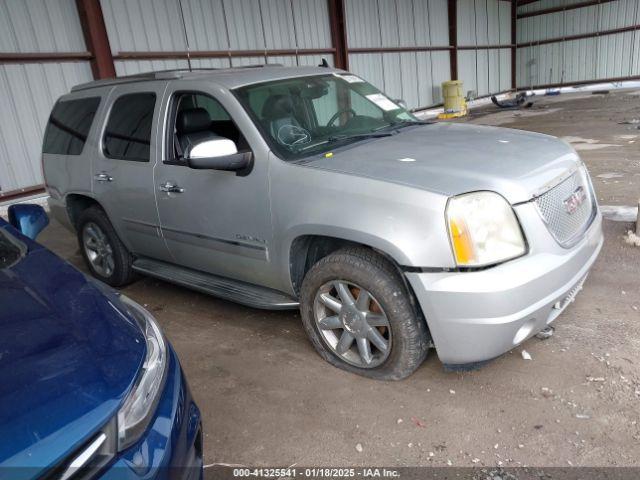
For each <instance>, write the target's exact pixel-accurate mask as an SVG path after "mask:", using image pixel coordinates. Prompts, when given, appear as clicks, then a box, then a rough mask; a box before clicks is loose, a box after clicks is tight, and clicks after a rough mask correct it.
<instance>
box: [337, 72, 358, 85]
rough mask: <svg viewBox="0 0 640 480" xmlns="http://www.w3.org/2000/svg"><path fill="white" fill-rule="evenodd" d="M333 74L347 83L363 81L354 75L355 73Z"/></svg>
mask: <svg viewBox="0 0 640 480" xmlns="http://www.w3.org/2000/svg"><path fill="white" fill-rule="evenodd" d="M335 76H336V77H339V78H341V79H343V80H344V81H345V82H348V83H364V80H362V79H361V78H360V77H356V76H355V75H338V74H335Z"/></svg>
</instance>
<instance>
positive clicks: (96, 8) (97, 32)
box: [76, 0, 116, 79]
mask: <svg viewBox="0 0 640 480" xmlns="http://www.w3.org/2000/svg"><path fill="white" fill-rule="evenodd" d="M76 7H77V8H78V16H79V17H80V25H81V26H82V34H83V35H84V41H85V43H86V45H87V49H88V50H89V51H90V52H91V54H92V55H93V58H92V59H91V71H92V72H93V78H95V79H100V78H113V77H115V76H116V69H115V66H114V65H113V57H112V55H111V47H110V45H109V37H108V36H107V28H106V27H105V25H104V17H103V16H102V8H101V7H100V0H76Z"/></svg>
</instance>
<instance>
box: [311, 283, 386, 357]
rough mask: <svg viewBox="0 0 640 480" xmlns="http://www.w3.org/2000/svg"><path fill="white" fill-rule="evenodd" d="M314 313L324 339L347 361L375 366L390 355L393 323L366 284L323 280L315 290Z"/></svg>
mask: <svg viewBox="0 0 640 480" xmlns="http://www.w3.org/2000/svg"><path fill="white" fill-rule="evenodd" d="M314 316H315V321H316V325H317V326H318V330H319V332H320V335H321V337H322V339H323V341H324V343H325V344H326V345H327V346H328V347H329V348H330V349H331V351H333V353H334V354H336V355H337V356H339V357H340V358H341V359H342V360H344V361H345V362H347V363H350V364H351V365H355V366H357V367H361V368H374V367H377V366H378V365H380V364H382V363H383V362H384V361H385V360H386V359H387V357H388V356H389V353H390V351H391V326H390V324H389V321H388V319H387V316H386V315H385V313H384V311H383V310H382V308H381V306H380V304H379V303H378V301H377V300H376V299H375V298H374V297H373V295H372V294H371V293H370V292H368V291H367V290H365V289H364V288H362V287H360V286H358V285H356V284H354V283H350V282H346V281H342V280H337V281H332V282H328V283H326V284H324V285H323V286H322V287H320V289H318V292H317V293H316V298H315V301H314Z"/></svg>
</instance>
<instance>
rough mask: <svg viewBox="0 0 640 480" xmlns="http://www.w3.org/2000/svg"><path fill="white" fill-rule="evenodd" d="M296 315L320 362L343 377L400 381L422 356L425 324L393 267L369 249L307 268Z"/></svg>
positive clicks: (341, 254) (340, 254)
mask: <svg viewBox="0 0 640 480" xmlns="http://www.w3.org/2000/svg"><path fill="white" fill-rule="evenodd" d="M345 286H346V288H345ZM363 293H364V294H366V295H364V294H363ZM361 295H363V298H364V300H363V299H361V298H360V296H361ZM300 312H301V317H302V323H303V325H304V328H305V330H306V332H307V335H308V336H309V338H310V340H311V343H312V344H313V346H314V347H315V349H316V350H317V352H318V353H319V354H320V356H321V357H322V358H324V359H325V360H326V361H327V362H329V363H331V364H332V365H333V366H335V367H338V368H341V369H343V370H346V371H348V372H352V373H357V374H358V375H362V376H365V377H369V378H373V379H376V380H400V379H403V378H405V377H408V376H409V375H411V374H412V373H413V372H414V371H415V370H416V369H417V368H418V367H419V366H420V365H421V364H422V362H423V361H424V359H425V358H426V356H427V352H428V346H429V343H430V342H429V333H428V331H427V326H426V323H425V322H424V320H423V319H421V318H419V317H418V316H417V315H416V311H415V308H414V306H413V303H412V301H411V297H410V294H409V292H407V289H406V288H405V286H404V284H403V282H402V279H401V278H400V276H399V274H398V273H397V271H396V269H395V268H394V267H393V265H391V263H390V262H389V261H388V260H386V259H385V258H384V257H382V256H381V255H379V254H377V253H375V252H374V251H372V250H370V249H367V248H361V247H350V248H345V249H342V250H339V251H337V252H335V253H332V254H331V255H328V256H327V257H325V258H323V259H321V260H320V261H318V263H316V264H315V265H314V266H313V267H311V269H310V270H309V272H308V273H307V275H306V276H305V278H304V280H303V282H302V288H301V292H300ZM350 337H353V338H350ZM367 344H368V345H367Z"/></svg>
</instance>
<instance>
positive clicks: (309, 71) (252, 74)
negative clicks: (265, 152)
mask: <svg viewBox="0 0 640 480" xmlns="http://www.w3.org/2000/svg"><path fill="white" fill-rule="evenodd" d="M333 72H342V70H337V69H334V68H326V67H282V66H278V65H256V66H251V67H235V68H220V69H215V68H212V69H193V70H162V71H158V72H148V73H140V74H137V75H128V76H125V77H117V78H110V79H105V80H96V81H93V82H88V83H82V84H80V85H76V86H75V87H73V88H72V89H71V91H72V92H77V91H80V90H88V89H91V88H99V87H105V86H110V85H123V84H127V83H134V82H149V81H154V80H177V79H184V80H194V79H197V80H211V81H214V82H216V83H218V84H220V85H222V86H225V87H227V88H229V89H233V88H237V87H241V86H244V85H250V84H252V83H262V82H269V81H271V80H280V79H286V78H291V77H300V76H307V75H323V74H324V75H327V74H331V73H333Z"/></svg>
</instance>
